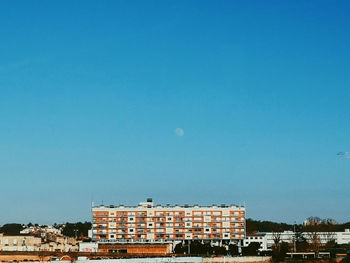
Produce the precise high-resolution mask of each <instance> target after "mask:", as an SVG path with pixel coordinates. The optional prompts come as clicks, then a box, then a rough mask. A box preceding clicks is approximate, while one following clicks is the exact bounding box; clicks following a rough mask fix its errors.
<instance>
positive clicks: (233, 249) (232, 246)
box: [228, 244, 239, 256]
mask: <svg viewBox="0 0 350 263" xmlns="http://www.w3.org/2000/svg"><path fill="white" fill-rule="evenodd" d="M228 252H229V254H230V255H231V256H238V255H239V250H238V246H237V245H236V244H230V245H229V246H228Z"/></svg>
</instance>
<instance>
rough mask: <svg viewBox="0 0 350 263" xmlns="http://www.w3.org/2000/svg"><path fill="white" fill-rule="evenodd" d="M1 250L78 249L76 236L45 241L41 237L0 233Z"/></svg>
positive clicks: (66, 250)
mask: <svg viewBox="0 0 350 263" xmlns="http://www.w3.org/2000/svg"><path fill="white" fill-rule="evenodd" d="M0 251H65V252H68V251H78V243H77V242H76V240H75V239H74V238H68V237H55V240H46V241H44V242H43V239H42V238H41V237H34V236H23V235H22V236H5V235H3V234H0Z"/></svg>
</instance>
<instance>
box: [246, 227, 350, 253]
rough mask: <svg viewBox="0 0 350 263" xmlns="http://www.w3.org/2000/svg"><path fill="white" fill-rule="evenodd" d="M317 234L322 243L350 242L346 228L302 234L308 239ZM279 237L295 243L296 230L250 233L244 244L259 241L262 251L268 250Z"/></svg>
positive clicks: (340, 243) (349, 235) (281, 240)
mask: <svg viewBox="0 0 350 263" xmlns="http://www.w3.org/2000/svg"><path fill="white" fill-rule="evenodd" d="M314 234H316V235H317V236H318V238H319V239H320V242H321V243H322V244H326V243H327V242H328V241H331V240H334V241H335V243H337V244H339V245H343V244H350V230H349V229H345V231H344V232H318V233H308V232H304V233H302V236H303V237H304V238H305V239H306V241H310V240H311V239H312V235H314ZM276 239H279V240H280V241H279V242H280V243H281V242H286V243H293V242H294V232H293V231H284V232H276V233H273V232H266V233H258V234H256V235H249V236H247V237H246V238H245V239H244V241H243V246H245V247H247V246H249V244H251V243H253V242H258V243H259V244H260V251H266V250H269V249H271V248H272V246H273V245H274V244H275V240H276Z"/></svg>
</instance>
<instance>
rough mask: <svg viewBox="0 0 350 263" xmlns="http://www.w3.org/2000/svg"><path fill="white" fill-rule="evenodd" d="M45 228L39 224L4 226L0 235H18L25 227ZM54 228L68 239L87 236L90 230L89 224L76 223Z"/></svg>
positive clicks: (0, 230)
mask: <svg viewBox="0 0 350 263" xmlns="http://www.w3.org/2000/svg"><path fill="white" fill-rule="evenodd" d="M32 226H33V227H46V226H47V225H39V224H32V223H28V224H17V223H12V224H5V225H3V226H1V227H0V233H3V234H5V235H19V234H20V232H21V231H22V230H23V229H25V228H27V227H32ZM53 227H54V228H57V229H60V230H61V233H62V234H63V235H65V236H68V237H78V238H83V237H87V236H88V231H89V229H91V223H90V222H77V223H68V222H67V223H65V224H54V225H53Z"/></svg>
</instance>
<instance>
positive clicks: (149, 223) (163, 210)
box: [92, 202, 245, 241]
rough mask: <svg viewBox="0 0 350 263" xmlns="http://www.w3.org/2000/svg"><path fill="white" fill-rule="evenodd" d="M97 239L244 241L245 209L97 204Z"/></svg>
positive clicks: (95, 210)
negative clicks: (108, 205)
mask: <svg viewBox="0 0 350 263" xmlns="http://www.w3.org/2000/svg"><path fill="white" fill-rule="evenodd" d="M92 221H93V233H92V234H93V239H94V240H100V241H103V240H106V241H113V240H121V239H131V240H193V239H207V240H225V239H226V240H232V239H234V240H241V239H244V237H245V209H244V208H243V207H238V206H220V207H219V206H211V207H201V206H193V207H187V206H153V203H151V202H146V203H140V205H139V206H136V207H124V206H119V207H105V206H99V207H93V208H92Z"/></svg>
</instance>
